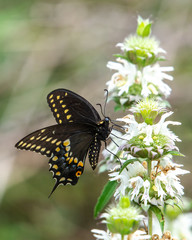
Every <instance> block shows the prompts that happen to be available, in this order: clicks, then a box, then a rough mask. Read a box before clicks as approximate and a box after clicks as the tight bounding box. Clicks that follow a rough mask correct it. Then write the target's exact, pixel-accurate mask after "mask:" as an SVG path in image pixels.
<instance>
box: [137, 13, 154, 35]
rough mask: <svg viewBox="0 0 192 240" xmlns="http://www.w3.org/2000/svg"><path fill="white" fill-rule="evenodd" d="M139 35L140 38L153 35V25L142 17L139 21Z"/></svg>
mask: <svg viewBox="0 0 192 240" xmlns="http://www.w3.org/2000/svg"><path fill="white" fill-rule="evenodd" d="M137 22H138V26H137V35H138V36H140V37H148V36H149V35H150V33H151V24H152V22H150V21H149V19H145V20H144V19H143V18H142V17H140V16H139V17H138V19H137Z"/></svg>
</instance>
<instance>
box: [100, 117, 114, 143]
mask: <svg viewBox="0 0 192 240" xmlns="http://www.w3.org/2000/svg"><path fill="white" fill-rule="evenodd" d="M110 121H111V120H110V118H109V117H105V118H104V119H103V120H101V121H99V123H98V136H99V139H100V140H103V141H105V140H106V139H107V138H108V136H109V134H110V132H111V129H110V127H109V124H110Z"/></svg>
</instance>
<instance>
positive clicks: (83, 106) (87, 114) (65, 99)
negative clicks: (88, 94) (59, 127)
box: [47, 89, 101, 124]
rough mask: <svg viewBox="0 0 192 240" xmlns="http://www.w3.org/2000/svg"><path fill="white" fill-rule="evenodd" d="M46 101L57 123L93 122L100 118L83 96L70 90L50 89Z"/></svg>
mask: <svg viewBox="0 0 192 240" xmlns="http://www.w3.org/2000/svg"><path fill="white" fill-rule="evenodd" d="M47 102H48V104H49V107H50V108H51V111H52V112H53V115H54V117H55V119H56V121H57V123H58V124H66V123H71V122H74V123H85V122H86V123H92V124H95V123H96V122H98V121H100V120H101V119H100V116H99V114H98V112H97V111H96V110H95V108H94V107H93V106H92V105H91V104H90V103H89V102H88V101H87V100H86V99H85V98H83V97H81V96H79V95H78V94H76V93H74V92H72V91H70V90H66V89H56V90H54V91H52V92H51V93H49V94H48V96H47Z"/></svg>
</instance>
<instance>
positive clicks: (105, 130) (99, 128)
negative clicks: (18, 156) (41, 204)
mask: <svg viewBox="0 0 192 240" xmlns="http://www.w3.org/2000/svg"><path fill="white" fill-rule="evenodd" d="M47 101H48V104H49V106H50V108H51V111H52V112H53V115H54V117H55V119H56V121H57V123H58V124H57V125H53V126H49V127H46V128H43V129H40V130H37V131H35V132H33V133H31V134H29V135H27V136H26V137H24V138H23V139H21V140H20V141H19V142H18V143H17V144H16V145H15V146H16V148H19V149H25V150H30V151H35V152H38V153H41V154H42V155H45V156H47V157H50V160H49V164H50V169H49V170H50V171H51V172H52V173H53V178H55V179H56V183H55V186H54V188H53V190H52V192H53V191H54V190H55V189H56V188H57V186H58V185H60V184H63V185H66V184H71V185H75V184H76V183H77V182H78V179H79V177H80V176H81V175H82V173H83V171H84V164H85V159H86V156H87V154H88V158H89V162H90V164H91V167H92V169H93V170H94V169H95V168H96V166H97V163H98V158H99V152H100V148H101V141H104V142H105V141H106V139H107V138H108V136H109V134H110V132H111V130H110V127H109V123H110V119H109V118H107V117H105V118H104V119H103V120H101V118H100V116H99V114H98V112H97V111H96V110H95V108H94V107H93V106H92V105H91V104H90V103H89V102H88V101H87V100H86V99H84V98H83V97H81V96H80V95H78V94H76V93H74V92H72V91H70V90H66V89H57V90H54V91H52V92H51V93H50V94H48V96H47ZM52 192H51V193H52Z"/></svg>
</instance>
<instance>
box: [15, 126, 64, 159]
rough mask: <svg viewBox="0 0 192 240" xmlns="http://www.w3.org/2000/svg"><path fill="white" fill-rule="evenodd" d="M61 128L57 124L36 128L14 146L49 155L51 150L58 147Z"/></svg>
mask: <svg viewBox="0 0 192 240" xmlns="http://www.w3.org/2000/svg"><path fill="white" fill-rule="evenodd" d="M63 130H64V129H63V128H62V127H61V126H59V125H54V126H50V127H47V128H43V129H40V130H37V131H35V132H33V133H31V134H29V135H27V136H26V137H24V138H22V139H21V140H20V141H19V142H18V143H16V145H15V147H16V148H18V149H21V150H29V151H34V152H37V153H41V154H42V155H45V156H47V157H51V154H52V152H53V151H54V149H56V147H58V146H59V145H60V144H61V142H62V140H61V139H60V138H61V136H60V135H61V134H58V133H59V132H63Z"/></svg>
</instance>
